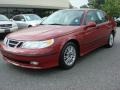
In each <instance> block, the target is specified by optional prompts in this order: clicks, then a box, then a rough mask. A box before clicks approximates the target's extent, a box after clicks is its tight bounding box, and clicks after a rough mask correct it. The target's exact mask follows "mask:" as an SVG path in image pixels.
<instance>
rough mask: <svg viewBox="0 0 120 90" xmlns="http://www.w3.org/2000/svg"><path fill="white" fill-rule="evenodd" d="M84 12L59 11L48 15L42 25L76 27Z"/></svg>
mask: <svg viewBox="0 0 120 90" xmlns="http://www.w3.org/2000/svg"><path fill="white" fill-rule="evenodd" d="M83 13H84V11H82V10H81V11H80V10H61V11H57V12H55V13H53V14H52V15H50V16H49V17H48V18H47V19H46V20H45V21H43V22H42V24H45V25H71V26H78V25H80V24H81V19H82V16H83Z"/></svg>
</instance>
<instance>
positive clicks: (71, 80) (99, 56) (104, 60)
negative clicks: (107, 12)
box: [0, 28, 120, 90]
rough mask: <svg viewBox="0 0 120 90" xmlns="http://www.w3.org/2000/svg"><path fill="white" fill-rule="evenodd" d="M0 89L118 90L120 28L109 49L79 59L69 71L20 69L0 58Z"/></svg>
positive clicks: (102, 48) (119, 87)
mask: <svg viewBox="0 0 120 90" xmlns="http://www.w3.org/2000/svg"><path fill="white" fill-rule="evenodd" d="M0 90H120V28H117V35H116V38H115V44H114V46H113V48H110V49H108V48H105V47H101V48H99V49H97V50H95V51H93V52H92V53H90V54H88V55H86V56H84V57H81V58H80V60H79V61H78V62H77V64H76V65H75V67H74V68H72V69H70V70H60V69H58V68H52V69H49V70H30V69H23V68H18V67H15V66H12V65H9V64H7V63H6V62H5V61H3V60H2V58H1V56H0Z"/></svg>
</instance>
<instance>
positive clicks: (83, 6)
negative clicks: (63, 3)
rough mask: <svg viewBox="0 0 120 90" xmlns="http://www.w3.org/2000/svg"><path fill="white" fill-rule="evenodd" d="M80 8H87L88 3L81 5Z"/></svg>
mask: <svg viewBox="0 0 120 90" xmlns="http://www.w3.org/2000/svg"><path fill="white" fill-rule="evenodd" d="M80 8H88V5H82V6H80Z"/></svg>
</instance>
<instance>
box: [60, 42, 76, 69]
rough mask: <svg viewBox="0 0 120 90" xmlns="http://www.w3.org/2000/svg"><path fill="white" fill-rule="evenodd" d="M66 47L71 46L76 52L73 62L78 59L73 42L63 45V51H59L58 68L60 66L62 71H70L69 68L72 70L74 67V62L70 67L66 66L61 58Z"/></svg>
mask: <svg viewBox="0 0 120 90" xmlns="http://www.w3.org/2000/svg"><path fill="white" fill-rule="evenodd" d="M68 46H73V47H74V48H75V50H76V59H75V62H76V60H77V58H78V50H77V46H76V44H74V43H73V42H68V43H67V44H65V45H64V47H63V49H62V51H61V53H60V58H59V66H60V67H61V68H62V69H70V68H72V67H73V66H74V65H75V62H74V63H73V64H72V65H70V66H68V65H67V64H66V63H65V61H64V57H63V56H64V51H65V49H66V48H67V47H68Z"/></svg>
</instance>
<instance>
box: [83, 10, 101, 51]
mask: <svg viewBox="0 0 120 90" xmlns="http://www.w3.org/2000/svg"><path fill="white" fill-rule="evenodd" d="M90 22H95V23H96V26H95V27H87V26H88V24H89V23H90ZM99 24H100V20H99V17H98V15H97V11H96V10H90V11H88V12H87V15H86V18H85V29H84V35H83V38H84V42H83V50H82V51H83V52H84V53H88V52H90V51H92V50H94V49H95V48H97V47H99V46H100V42H99V39H100V38H101V36H102V31H101V27H100V26H99Z"/></svg>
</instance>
